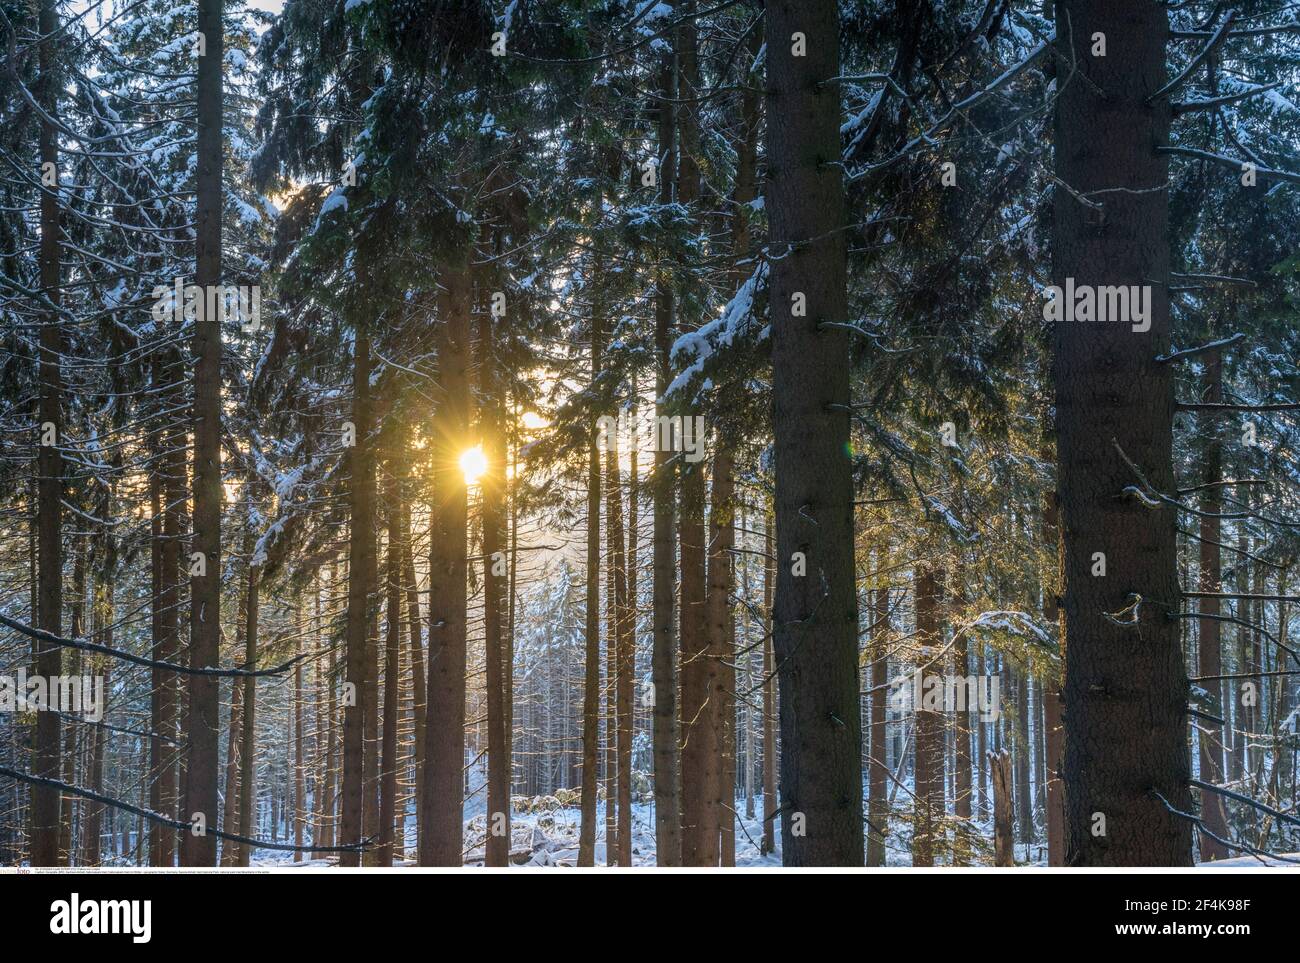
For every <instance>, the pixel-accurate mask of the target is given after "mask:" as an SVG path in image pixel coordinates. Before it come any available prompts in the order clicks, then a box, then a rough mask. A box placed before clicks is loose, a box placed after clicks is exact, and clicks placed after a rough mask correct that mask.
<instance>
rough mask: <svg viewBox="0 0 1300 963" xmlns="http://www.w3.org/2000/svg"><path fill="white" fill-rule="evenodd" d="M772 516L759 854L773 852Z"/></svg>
mask: <svg viewBox="0 0 1300 963" xmlns="http://www.w3.org/2000/svg"><path fill="white" fill-rule="evenodd" d="M772 529H773V525H772V516H771V515H769V516H767V518H766V519H765V520H764V524H763V554H764V559H765V561H764V568H763V615H764V616H765V622H764V625H763V629H764V632H763V634H764V635H765V636H766V639H765V640H764V642H763V842H762V843H761V845H760V849H761V850H762V852H763V855H767V854H768V853H774V852H776V818H777V810H778V808H779V806H778V804H777V798H776V719H777V704H776V658H775V655H774V649H773V646H772V632H773V629H774V628H775V619H774V618H773V598H774V596H775V593H776V554H775V553H776V539H775V538H774V537H773V531H772Z"/></svg>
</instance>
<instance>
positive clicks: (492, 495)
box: [478, 312, 511, 866]
mask: <svg viewBox="0 0 1300 963" xmlns="http://www.w3.org/2000/svg"><path fill="white" fill-rule="evenodd" d="M493 323H494V322H493V318H492V316H491V314H490V313H488V312H484V313H483V314H482V315H481V316H480V319H479V325H478V331H479V339H478V341H479V366H478V369H479V370H478V373H479V397H480V399H481V404H482V416H481V417H480V419H479V424H480V426H481V430H482V445H483V452H484V454H485V455H486V456H487V471H486V472H484V473H483V477H482V478H481V479H479V492H480V498H481V501H482V506H483V623H484V628H483V633H484V640H483V644H484V650H485V655H486V659H487V672H486V685H487V713H488V719H487V725H488V786H487V817H488V824H487V829H488V836H487V847H486V853H485V856H486V862H487V865H488V866H506V865H508V864H509V862H510V816H511V813H510V748H509V746H510V742H509V739H508V732H509V723H508V721H507V718H506V715H507V709H506V707H507V706H508V705H509V704H510V699H511V692H510V684H509V679H510V668H509V663H508V662H507V661H506V640H505V631H506V627H505V624H504V621H505V592H506V585H507V579H508V577H509V568H508V565H507V559H506V555H505V523H506V512H505V497H506V445H505V425H504V413H503V409H502V404H503V400H502V395H501V383H500V379H499V378H498V377H497V358H496V348H495V347H494V338H493V336H494V334H495V332H494V330H493Z"/></svg>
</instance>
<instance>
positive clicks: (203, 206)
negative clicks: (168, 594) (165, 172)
mask: <svg viewBox="0 0 1300 963" xmlns="http://www.w3.org/2000/svg"><path fill="white" fill-rule="evenodd" d="M221 16H222V0H199V20H198V26H199V32H200V33H201V34H203V36H204V39H205V45H206V51H205V55H204V56H202V57H200V58H199V64H198V85H197V86H198V92H197V97H198V139H197V153H198V167H197V174H196V177H195V201H196V207H197V212H196V219H197V225H196V228H195V271H194V283H195V284H196V285H197V286H198V288H199V289H200V291H202V292H207V291H208V290H211V289H212V288H213V287H215V286H216V285H218V284H220V283H221V202H222V196H221V162H222V141H221V116H222V111H221V108H222V104H221V95H222V84H221V64H222V58H223V57H224V55H225V54H224V49H225V42H224V36H223V33H222V20H221ZM203 300H204V302H205V303H206V302H208V301H209V300H210V299H208V298H207V297H204V298H203ZM193 351H194V358H195V361H194V537H193V541H192V552H193V553H194V554H196V555H201V556H202V562H203V566H204V567H203V571H204V574H203V575H198V574H194V575H193V576H192V577H191V579H190V665H191V666H193V667H195V668H201V667H214V666H216V665H217V662H218V660H219V658H220V654H221V653H220V647H221V645H220V643H221V496H222V492H221V317H220V313H219V312H216V311H208V310H202V311H200V312H199V313H198V317H197V318H196V320H195V322H194V349H193ZM192 570H193V568H192ZM188 687H189V709H188V713H187V715H186V720H187V725H188V730H189V731H188V732H187V733H186V742H187V743H188V744H189V754H188V758H187V760H186V766H185V809H184V812H183V813H182V814H181V818H182V819H185V820H187V821H193V820H195V819H197V818H202V819H203V820H204V822H205V824H206V825H207V826H211V825H212V824H213V823H214V822H215V821H216V818H217V724H218V711H217V710H218V702H219V699H220V687H219V685H218V679H217V678H216V677H214V676H193V675H192V676H189V678H188ZM216 862H217V838H216V837H215V836H213V835H211V834H208V833H204V834H202V835H195V834H194V832H192V831H191V832H188V833H186V834H185V836H184V837H183V841H182V843H181V865H182V866H215V865H216Z"/></svg>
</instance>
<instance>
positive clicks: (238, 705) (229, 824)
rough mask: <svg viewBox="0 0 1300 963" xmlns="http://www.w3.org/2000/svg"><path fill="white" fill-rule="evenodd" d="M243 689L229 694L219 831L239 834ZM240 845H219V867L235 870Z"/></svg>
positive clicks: (225, 843)
mask: <svg viewBox="0 0 1300 963" xmlns="http://www.w3.org/2000/svg"><path fill="white" fill-rule="evenodd" d="M243 703H244V687H243V686H241V685H236V686H232V687H231V691H230V729H229V731H228V732H227V733H226V782H225V786H226V805H225V806H224V808H223V809H222V811H221V831H222V832H223V833H227V834H233V833H238V832H239V739H240V733H241V731H242V730H241V729H240V721H239V720H240V717H241V716H242V715H243V709H242V706H243ZM242 848H243V847H242V845H241V844H240V843H237V842H234V841H233V840H230V839H223V840H222V841H221V865H222V866H238V865H239V859H240V856H239V851H240V849H242Z"/></svg>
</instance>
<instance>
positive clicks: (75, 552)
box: [59, 539, 175, 866]
mask: <svg viewBox="0 0 1300 963" xmlns="http://www.w3.org/2000/svg"><path fill="white" fill-rule="evenodd" d="M86 557H87V549H85V548H83V547H82V546H81V540H80V539H76V540H74V542H73V546H72V603H71V605H70V606H69V610H68V634H69V635H70V636H71V637H72V638H74V639H80V638H82V637H83V635H84V633H85V630H86V627H85V622H84V618H83V616H84V613H85V603H86ZM155 598H156V596H155ZM69 656H70V659H69V661H70V662H71V663H72V664H71V665H70V666H69V667H68V670H69V673H70V674H71V675H72V676H73V677H74V678H76V677H77V676H79V675H81V667H82V663H83V662H85V661H87V660H86V659H85V657H83V656H82V654H81V652H79V651H78V650H76V649H73V650H72V652H71V653H69ZM80 741H81V740H80V739H79V738H78V727H77V726H68V728H67V732H66V733H65V739H64V743H63V781H64V782H65V783H67V784H68V785H70V786H75V785H77V780H78V778H79V776H80V774H79V772H78V769H79V766H78V763H79V762H80V758H79V753H78V745H79V743H80ZM151 742H152V740H151ZM151 749H152V747H151ZM167 749H168V751H175V749H174V747H172V746H170V745H169V746H168V747H167ZM156 758H157V756H156V755H154V756H152V757H151V759H156ZM152 785H153V784H151V788H152ZM76 798H77V797H75V796H67V797H65V798H64V799H63V801H62V808H61V812H60V818H61V821H62V822H61V827H60V833H59V852H60V854H61V857H60V858H61V859H62V860H64V863H63V865H66V866H72V865H74V863H75V856H76V853H75V849H76V846H75V845H74V843H73V840H74V838H75V837H74V835H73V830H74V826H73V817H74V816H75V814H76V807H75V805H74V800H75V799H76ZM170 835H171V836H172V837H173V838H174V837H175V833H170Z"/></svg>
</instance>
